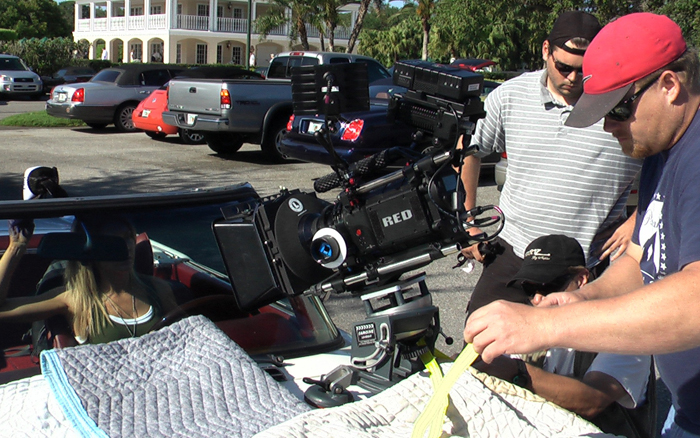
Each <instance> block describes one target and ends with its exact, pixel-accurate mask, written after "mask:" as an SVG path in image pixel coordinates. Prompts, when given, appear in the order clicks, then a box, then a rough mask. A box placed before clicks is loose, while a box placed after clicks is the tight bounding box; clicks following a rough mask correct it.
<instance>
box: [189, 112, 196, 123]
mask: <svg viewBox="0 0 700 438" xmlns="http://www.w3.org/2000/svg"><path fill="white" fill-rule="evenodd" d="M196 121H197V114H187V124H188V125H194V122H196Z"/></svg>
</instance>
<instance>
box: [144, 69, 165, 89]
mask: <svg viewBox="0 0 700 438" xmlns="http://www.w3.org/2000/svg"><path fill="white" fill-rule="evenodd" d="M140 76H141V77H140V79H139V83H140V84H141V85H145V86H147V87H160V86H161V85H163V84H164V83H166V82H168V81H169V80H170V73H169V72H168V70H165V69H163V70H148V71H144V72H142V73H141V75H140Z"/></svg>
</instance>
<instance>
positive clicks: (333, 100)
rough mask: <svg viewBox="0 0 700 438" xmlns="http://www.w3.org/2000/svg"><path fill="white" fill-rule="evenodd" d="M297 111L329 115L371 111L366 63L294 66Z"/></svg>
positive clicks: (295, 107) (294, 100) (298, 113)
mask: <svg viewBox="0 0 700 438" xmlns="http://www.w3.org/2000/svg"><path fill="white" fill-rule="evenodd" d="M292 101H293V102H294V114H296V115H313V114H326V115H329V116H338V115H340V114H341V113H345V112H355V111H367V110H369V79H368V76H367V65H366V64H364V63H360V62H354V63H342V64H324V65H310V66H304V67H294V68H293V69H292Z"/></svg>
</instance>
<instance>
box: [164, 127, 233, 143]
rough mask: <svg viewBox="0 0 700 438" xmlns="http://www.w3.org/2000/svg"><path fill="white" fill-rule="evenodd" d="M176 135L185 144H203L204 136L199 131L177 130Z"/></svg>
mask: <svg viewBox="0 0 700 438" xmlns="http://www.w3.org/2000/svg"><path fill="white" fill-rule="evenodd" d="M177 135H179V136H180V140H182V142H183V143H185V144H204V134H202V133H201V132H200V131H192V130H191V129H184V128H180V129H178V130H177ZM241 144H242V143H241Z"/></svg>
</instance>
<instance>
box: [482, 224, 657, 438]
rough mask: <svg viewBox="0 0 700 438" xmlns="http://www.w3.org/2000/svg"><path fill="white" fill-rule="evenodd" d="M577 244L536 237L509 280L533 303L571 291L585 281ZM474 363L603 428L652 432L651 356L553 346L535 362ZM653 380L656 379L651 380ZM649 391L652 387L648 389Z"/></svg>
mask: <svg viewBox="0 0 700 438" xmlns="http://www.w3.org/2000/svg"><path fill="white" fill-rule="evenodd" d="M585 262H586V259H585V257H584V254H583V249H582V248H581V245H579V243H578V242H577V241H576V239H573V238H571V237H567V236H564V235H549V236H543V237H540V238H537V239H535V240H534V241H533V242H532V243H531V244H530V245H528V247H527V249H526V250H525V259H524V260H523V263H522V266H521V268H520V270H519V271H518V272H517V274H516V275H515V276H514V277H513V278H512V279H511V280H510V282H509V284H515V285H516V286H519V287H521V288H522V290H523V291H524V292H525V293H526V294H527V295H528V297H529V298H530V300H531V301H532V303H533V304H535V305H536V304H538V303H539V302H540V301H542V299H543V298H544V297H545V296H547V295H548V294H550V293H553V292H561V291H574V290H577V289H579V288H580V287H582V286H584V285H585V284H587V283H588V280H589V275H590V274H589V271H588V269H586V267H585ZM475 368H477V369H479V370H480V371H484V372H486V373H488V374H490V375H493V376H496V377H499V378H501V379H504V380H508V381H511V382H513V383H515V384H517V385H519V386H523V387H525V388H527V389H529V390H530V391H532V392H534V393H535V394H538V395H540V396H541V397H543V398H545V399H546V400H548V401H551V402H552V403H555V404H557V405H559V406H561V407H563V408H565V409H568V410H570V411H572V412H575V413H577V414H579V415H581V416H582V417H584V418H587V419H589V420H590V421H591V422H592V423H593V424H595V425H596V426H598V427H600V429H601V430H602V431H603V432H606V433H610V434H615V435H623V436H626V437H652V436H654V431H653V430H652V429H653V423H654V420H655V417H656V411H655V407H656V400H655V398H654V397H653V393H652V396H650V399H651V400H646V399H645V396H646V395H647V394H648V392H647V382H649V381H650V379H649V377H650V371H651V357H650V356H627V355H618V354H605V353H601V354H595V353H585V352H577V351H574V350H572V349H568V348H552V349H549V350H548V351H547V352H546V355H545V357H544V361H543V363H542V364H541V365H540V366H539V367H538V366H535V365H534V364H532V363H525V362H523V361H522V360H520V359H514V358H509V357H507V356H499V357H498V358H496V360H494V361H493V362H492V363H491V364H486V363H484V362H479V363H477V364H476V365H475ZM651 383H652V384H653V383H654V381H653V380H651ZM650 390H652V391H653V386H652V387H651V388H650Z"/></svg>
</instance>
